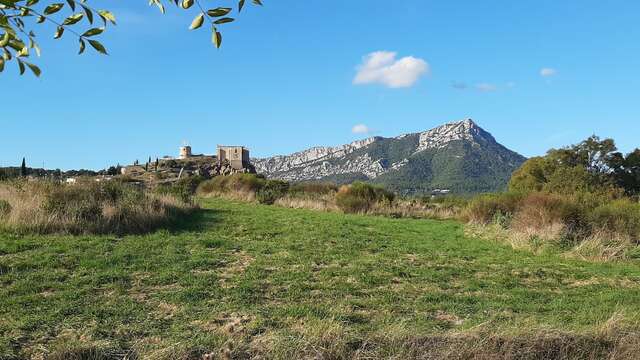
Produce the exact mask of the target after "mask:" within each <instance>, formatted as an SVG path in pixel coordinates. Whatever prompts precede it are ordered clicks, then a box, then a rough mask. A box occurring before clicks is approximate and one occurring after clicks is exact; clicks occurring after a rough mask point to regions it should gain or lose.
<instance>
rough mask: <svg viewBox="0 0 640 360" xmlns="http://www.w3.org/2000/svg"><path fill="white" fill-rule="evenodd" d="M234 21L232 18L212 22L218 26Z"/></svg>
mask: <svg viewBox="0 0 640 360" xmlns="http://www.w3.org/2000/svg"><path fill="white" fill-rule="evenodd" d="M234 20H235V19H234V18H229V17H225V18H222V19H218V20H216V21H214V22H213V23H214V24H218V25H219V24H226V23H230V22H233V21H234Z"/></svg>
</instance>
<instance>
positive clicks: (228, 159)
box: [121, 143, 256, 182]
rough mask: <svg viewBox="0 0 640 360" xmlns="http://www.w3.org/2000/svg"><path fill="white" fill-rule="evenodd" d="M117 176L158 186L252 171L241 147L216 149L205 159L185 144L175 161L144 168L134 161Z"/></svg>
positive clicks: (158, 161) (166, 159) (165, 159)
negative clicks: (187, 179)
mask: <svg viewBox="0 0 640 360" xmlns="http://www.w3.org/2000/svg"><path fill="white" fill-rule="evenodd" d="M121 172H122V175H127V176H131V177H133V178H134V179H141V180H142V179H147V178H148V179H154V178H155V179H156V180H160V182H171V181H175V180H176V179H181V178H183V177H186V176H192V175H198V176H203V177H205V178H212V177H215V176H219V175H223V176H227V175H233V174H238V173H241V174H244V173H250V174H255V173H256V170H255V167H254V166H253V165H252V164H251V160H250V157H249V149H248V148H246V147H244V146H226V145H218V146H217V149H216V154H215V155H206V154H194V153H193V151H192V148H191V146H189V145H186V143H185V144H183V145H182V146H181V147H180V148H179V150H178V156H177V157H172V156H165V157H163V158H161V159H156V160H155V161H153V160H151V161H150V162H149V163H146V164H139V163H138V162H137V160H136V162H135V163H134V165H131V166H126V167H123V168H122V169H121ZM143 181H146V180H143Z"/></svg>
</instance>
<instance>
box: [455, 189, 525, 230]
mask: <svg viewBox="0 0 640 360" xmlns="http://www.w3.org/2000/svg"><path fill="white" fill-rule="evenodd" d="M522 198H523V195H522V194H520V193H502V194H487V195H480V196H478V197H476V198H475V199H473V200H471V202H469V205H468V207H467V209H466V211H465V214H466V217H467V218H468V220H469V221H471V222H473V223H478V224H489V223H491V222H493V221H494V220H496V218H504V217H506V218H510V217H512V216H513V214H514V213H515V212H516V210H517V209H518V206H519V205H520V201H521V200H522Z"/></svg>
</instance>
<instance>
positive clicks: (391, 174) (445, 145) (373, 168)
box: [252, 119, 526, 195]
mask: <svg viewBox="0 0 640 360" xmlns="http://www.w3.org/2000/svg"><path fill="white" fill-rule="evenodd" d="M525 160H526V158H525V157H523V156H521V155H519V154H517V153H516V152H513V151H511V150H509V149H507V148H506V147H504V146H502V145H500V144H499V143H498V142H497V141H496V140H495V139H494V137H493V136H492V135H491V134H490V133H488V132H487V131H485V130H484V129H482V128H481V127H480V126H478V125H477V124H476V123H475V122H473V120H471V119H467V120H463V121H460V122H454V123H449V124H445V125H442V126H439V127H437V128H434V129H431V130H428V131H425V132H421V133H413V134H405V135H401V136H398V137H394V138H384V137H372V138H368V139H365V140H361V141H356V142H353V143H351V144H347V145H342V146H338V147H314V148H311V149H308V150H305V151H302V152H298V153H295V154H291V155H286V156H275V157H270V158H264V159H253V160H252V162H253V164H254V165H255V167H256V170H257V171H258V173H262V174H265V175H266V176H267V177H269V178H278V179H284V180H289V181H310V180H328V181H335V182H337V183H348V182H352V181H354V180H364V181H370V182H373V183H378V184H381V185H384V186H385V187H387V188H389V189H392V190H394V191H396V192H398V193H401V194H406V195H413V194H424V193H430V192H431V191H433V190H434V189H449V190H451V191H453V192H456V193H478V192H489V191H496V190H501V189H503V188H504V187H505V186H506V184H507V182H508V181H509V178H510V177H511V174H512V173H513V171H515V170H516V169H517V168H518V167H520V165H522V163H523V162H524V161H525Z"/></svg>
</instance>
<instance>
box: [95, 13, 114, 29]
mask: <svg viewBox="0 0 640 360" xmlns="http://www.w3.org/2000/svg"><path fill="white" fill-rule="evenodd" d="M98 14H100V17H102V21H104V22H105V24H106V23H107V21H110V22H111V23H112V24H113V25H116V17H115V16H114V15H113V14H112V13H111V11H107V10H98Z"/></svg>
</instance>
